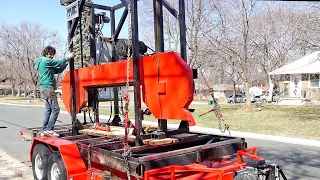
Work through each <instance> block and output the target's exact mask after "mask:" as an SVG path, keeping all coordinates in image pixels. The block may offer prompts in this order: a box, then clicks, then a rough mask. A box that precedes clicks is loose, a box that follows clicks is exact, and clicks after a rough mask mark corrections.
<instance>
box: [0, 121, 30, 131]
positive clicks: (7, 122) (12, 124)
mask: <svg viewBox="0 0 320 180" xmlns="http://www.w3.org/2000/svg"><path fill="white" fill-rule="evenodd" d="M0 121H2V122H5V123H8V124H11V125H14V126H18V127H21V128H25V129H27V128H26V127H24V126H20V125H18V124H15V123H11V122H8V121H5V120H2V119H0Z"/></svg>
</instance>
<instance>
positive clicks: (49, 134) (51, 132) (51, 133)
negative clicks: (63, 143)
mask: <svg viewBox="0 0 320 180" xmlns="http://www.w3.org/2000/svg"><path fill="white" fill-rule="evenodd" d="M43 133H44V134H45V135H48V136H55V137H60V135H59V134H58V133H56V132H54V131H53V130H49V131H48V130H45V131H43Z"/></svg>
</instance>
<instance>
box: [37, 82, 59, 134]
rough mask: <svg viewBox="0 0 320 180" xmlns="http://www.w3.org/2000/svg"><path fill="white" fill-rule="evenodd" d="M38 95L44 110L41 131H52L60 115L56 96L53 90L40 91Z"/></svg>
mask: <svg viewBox="0 0 320 180" xmlns="http://www.w3.org/2000/svg"><path fill="white" fill-rule="evenodd" d="M40 93H41V96H42V98H43V100H44V105H45V108H46V110H45V112H44V121H43V130H47V131H49V130H53V128H54V124H55V123H56V121H57V118H58V115H59V113H60V107H59V104H58V99H57V95H56V93H55V90H54V88H44V89H40Z"/></svg>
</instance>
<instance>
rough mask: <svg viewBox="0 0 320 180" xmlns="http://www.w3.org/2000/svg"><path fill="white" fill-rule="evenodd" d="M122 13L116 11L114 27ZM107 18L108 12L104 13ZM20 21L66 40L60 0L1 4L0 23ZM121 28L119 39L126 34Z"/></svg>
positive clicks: (107, 1) (108, 1)
mask: <svg viewBox="0 0 320 180" xmlns="http://www.w3.org/2000/svg"><path fill="white" fill-rule="evenodd" d="M94 3H96V4H101V5H106V6H114V5H116V4H119V3H121V1H120V0H94ZM122 12H123V8H122V9H120V10H117V11H116V26H117V22H118V20H119V19H120V17H121V15H122ZM106 13H107V16H109V12H106ZM22 21H33V22H36V23H38V24H41V25H42V26H43V27H47V28H49V29H51V30H55V31H57V32H58V33H59V35H60V36H61V37H62V38H63V40H66V39H67V35H68V33H67V32H68V31H67V19H66V9H65V7H64V6H61V5H60V0H10V1H3V2H1V6H0V22H5V23H8V24H19V23H20V22H22ZM125 26H126V25H124V27H123V30H122V31H121V33H120V37H121V36H124V37H126V36H127V35H125V34H126V33H127V30H126V29H125ZM108 27H110V26H109V24H105V28H104V29H105V30H104V31H103V33H104V35H105V36H108V35H109V34H110V31H109V29H110V28H108Z"/></svg>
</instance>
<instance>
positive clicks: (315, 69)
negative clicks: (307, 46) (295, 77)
mask: <svg viewBox="0 0 320 180" xmlns="http://www.w3.org/2000/svg"><path fill="white" fill-rule="evenodd" d="M309 73H320V51H316V52H313V53H311V54H308V55H306V56H303V57H302V58H300V59H298V60H296V61H294V62H292V63H289V64H287V65H285V66H282V67H280V68H279V69H276V70H274V71H272V72H270V73H269V75H278V74H309Z"/></svg>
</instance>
